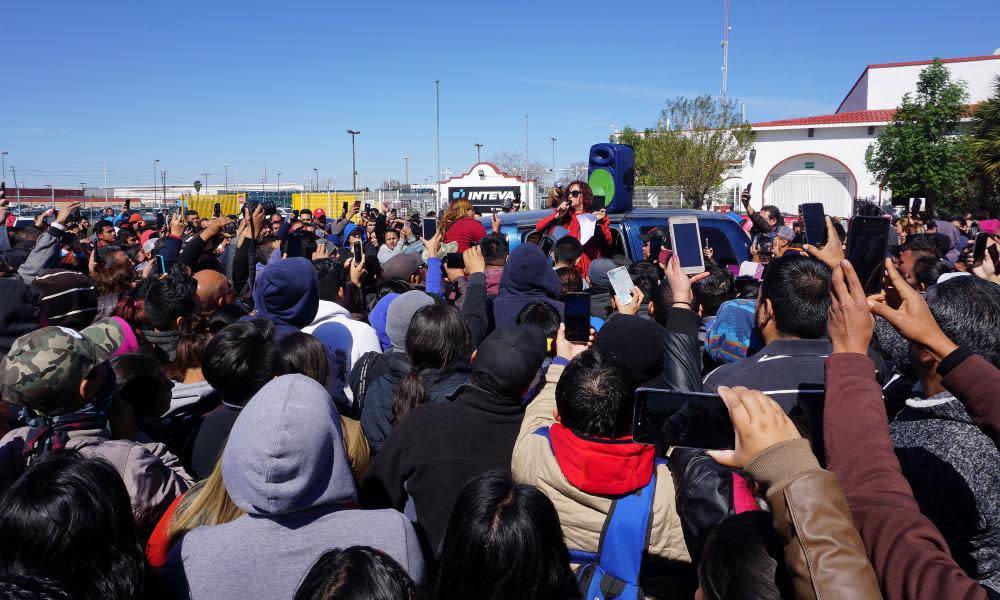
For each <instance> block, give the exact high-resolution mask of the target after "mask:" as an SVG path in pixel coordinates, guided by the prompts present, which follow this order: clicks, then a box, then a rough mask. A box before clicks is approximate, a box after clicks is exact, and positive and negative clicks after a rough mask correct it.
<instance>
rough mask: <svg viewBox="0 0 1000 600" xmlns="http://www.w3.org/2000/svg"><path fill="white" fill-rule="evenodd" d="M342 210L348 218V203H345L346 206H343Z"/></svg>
mask: <svg viewBox="0 0 1000 600" xmlns="http://www.w3.org/2000/svg"><path fill="white" fill-rule="evenodd" d="M340 210H341V211H343V213H344V216H347V203H346V202H344V205H343V206H341V208H340Z"/></svg>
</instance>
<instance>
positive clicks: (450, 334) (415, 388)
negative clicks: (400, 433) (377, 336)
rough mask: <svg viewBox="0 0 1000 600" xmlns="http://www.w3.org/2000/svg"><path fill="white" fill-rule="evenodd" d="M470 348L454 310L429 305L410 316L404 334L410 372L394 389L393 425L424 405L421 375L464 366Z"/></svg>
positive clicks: (466, 331)
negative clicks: (462, 364)
mask: <svg viewBox="0 0 1000 600" xmlns="http://www.w3.org/2000/svg"><path fill="white" fill-rule="evenodd" d="M471 344H472V341H471V336H470V335H469V325H468V324H467V323H466V322H465V317H463V316H462V313H461V311H459V310H458V309H457V308H455V307H454V306H451V305H448V304H432V305H430V306H424V307H422V308H420V309H419V310H417V312H415V313H413V319H412V320H411V321H410V327H409V328H408V329H407V330H406V356H407V357H408V358H409V359H410V372H409V373H407V375H406V377H403V379H402V380H401V381H400V382H399V383H398V384H397V385H396V392H395V395H394V396H393V399H392V418H393V422H395V423H398V422H399V421H400V419H402V418H403V417H404V416H406V413H408V412H410V411H411V410H413V409H414V408H416V407H417V406H419V405H421V404H424V403H425V402H427V393H428V391H427V384H426V383H425V382H424V378H423V377H422V376H421V371H424V370H426V369H448V368H454V367H456V366H458V365H460V364H461V363H468V361H469V356H470V355H471V354H472V348H471Z"/></svg>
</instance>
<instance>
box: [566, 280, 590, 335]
mask: <svg viewBox="0 0 1000 600" xmlns="http://www.w3.org/2000/svg"><path fill="white" fill-rule="evenodd" d="M563 322H564V323H565V324H566V339H567V340H569V341H571V342H586V341H587V340H589V339H590V294H588V293H587V292H570V293H569V294H566V295H565V296H564V297H563Z"/></svg>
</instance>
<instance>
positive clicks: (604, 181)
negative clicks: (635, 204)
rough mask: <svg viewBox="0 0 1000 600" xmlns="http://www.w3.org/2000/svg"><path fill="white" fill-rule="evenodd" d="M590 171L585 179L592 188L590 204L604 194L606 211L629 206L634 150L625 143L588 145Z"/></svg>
mask: <svg viewBox="0 0 1000 600" xmlns="http://www.w3.org/2000/svg"><path fill="white" fill-rule="evenodd" d="M589 172H590V175H589V177H588V178H587V183H589V184H590V189H591V190H592V191H593V192H594V198H595V201H594V204H595V205H599V204H600V203H601V202H600V198H599V197H603V198H604V207H605V208H607V210H608V212H609V213H623V212H628V211H629V210H631V209H632V192H633V190H634V189H635V150H633V149H632V146H626V145H625V144H594V145H593V146H591V147H590V171H589Z"/></svg>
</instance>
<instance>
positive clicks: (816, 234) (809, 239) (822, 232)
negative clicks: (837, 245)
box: [799, 202, 826, 248]
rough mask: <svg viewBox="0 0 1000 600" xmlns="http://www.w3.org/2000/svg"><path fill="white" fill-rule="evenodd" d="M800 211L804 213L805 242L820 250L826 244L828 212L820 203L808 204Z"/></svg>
mask: <svg viewBox="0 0 1000 600" xmlns="http://www.w3.org/2000/svg"><path fill="white" fill-rule="evenodd" d="M799 210H800V211H801V212H802V221H803V230H804V231H805V240H806V243H807V244H811V245H813V246H816V247H817V248H819V247H820V246H823V245H824V244H826V211H825V210H824V208H823V204H822V203H820V202H808V203H806V204H803V205H802V206H801V207H800V208H799Z"/></svg>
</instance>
